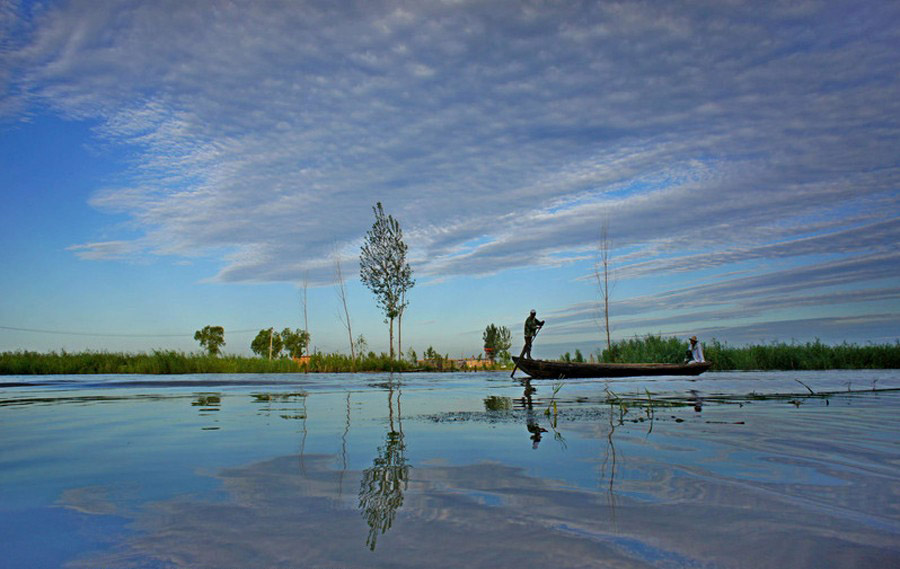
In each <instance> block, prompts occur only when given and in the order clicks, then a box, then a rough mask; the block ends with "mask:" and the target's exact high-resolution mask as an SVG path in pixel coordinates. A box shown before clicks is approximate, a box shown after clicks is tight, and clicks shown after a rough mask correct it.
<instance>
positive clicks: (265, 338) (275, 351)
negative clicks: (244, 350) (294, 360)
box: [250, 328, 284, 358]
mask: <svg viewBox="0 0 900 569" xmlns="http://www.w3.org/2000/svg"><path fill="white" fill-rule="evenodd" d="M270 347H271V349H272V351H271V355H272V356H273V357H276V358H277V357H278V355H279V354H280V353H281V349H282V348H283V347H284V342H282V340H281V334H279V333H278V332H276V331H275V330H274V329H273V328H266V329H264V330H260V331H259V334H257V335H256V338H253V341H252V342H250V349H251V350H253V353H254V354H256V355H258V356H260V357H262V358H267V357H269V348H270Z"/></svg>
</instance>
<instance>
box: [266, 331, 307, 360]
mask: <svg viewBox="0 0 900 569" xmlns="http://www.w3.org/2000/svg"><path fill="white" fill-rule="evenodd" d="M281 341H282V343H284V349H285V351H286V352H287V353H288V355H289V356H290V357H292V358H299V357H302V356H303V352H305V351H306V348H307V347H309V332H307V331H306V330H301V329H299V328H297V329H296V330H291V329H290V328H285V329H284V330H282V331H281ZM273 351H274V348H273Z"/></svg>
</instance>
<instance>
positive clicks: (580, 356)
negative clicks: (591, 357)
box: [572, 348, 584, 364]
mask: <svg viewBox="0 0 900 569" xmlns="http://www.w3.org/2000/svg"><path fill="white" fill-rule="evenodd" d="M572 361H573V362H576V363H580V364H583V363H584V354H582V353H581V350H579V349H577V348H576V349H575V357H574V358H573V359H572Z"/></svg>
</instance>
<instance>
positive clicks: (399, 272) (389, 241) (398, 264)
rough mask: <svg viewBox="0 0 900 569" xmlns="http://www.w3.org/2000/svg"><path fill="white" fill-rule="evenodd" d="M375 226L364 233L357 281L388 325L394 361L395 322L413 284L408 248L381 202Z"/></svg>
mask: <svg viewBox="0 0 900 569" xmlns="http://www.w3.org/2000/svg"><path fill="white" fill-rule="evenodd" d="M372 211H373V212H374V213H375V223H373V224H372V228H371V229H370V230H369V231H368V232H367V233H366V237H365V240H364V241H363V246H362V250H361V251H360V255H359V277H360V280H361V281H362V282H363V284H365V285H366V286H367V287H368V288H369V290H371V291H372V294H374V295H375V299H376V301H377V303H378V306H379V307H381V309H382V311H384V316H385V319H386V320H387V321H388V322H390V328H389V330H390V346H391V349H390V353H391V359H393V358H394V319H396V318H397V317H399V316H400V315H401V314H402V313H403V310H404V309H405V308H406V292H407V291H408V290H409V289H411V288H412V287H413V286H414V285H415V284H416V281H414V280H413V278H412V268H411V267H410V266H409V263H408V262H407V261H406V251H407V246H406V243H405V242H404V241H403V230H402V229H400V224H399V223H398V222H397V220H396V219H394V218H393V217H392V216H390V215H387V214H386V213H385V212H384V208H383V207H382V206H381V202H378V203H377V204H376V205H375V207H373V208H372Z"/></svg>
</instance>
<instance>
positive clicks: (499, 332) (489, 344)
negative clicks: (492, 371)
mask: <svg viewBox="0 0 900 569" xmlns="http://www.w3.org/2000/svg"><path fill="white" fill-rule="evenodd" d="M481 337H482V339H483V340H484V351H485V352H486V353H487V354H488V357H489V358H490V359H491V361H492V362H493V361H495V359H496V358H498V357H499V358H500V359H501V360H503V361H506V360H507V359H509V348H510V346H512V335H511V334H510V331H509V328H507V327H506V326H499V327H498V326H496V325H495V324H488V326H487V328H485V329H484V334H482V336H481Z"/></svg>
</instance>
